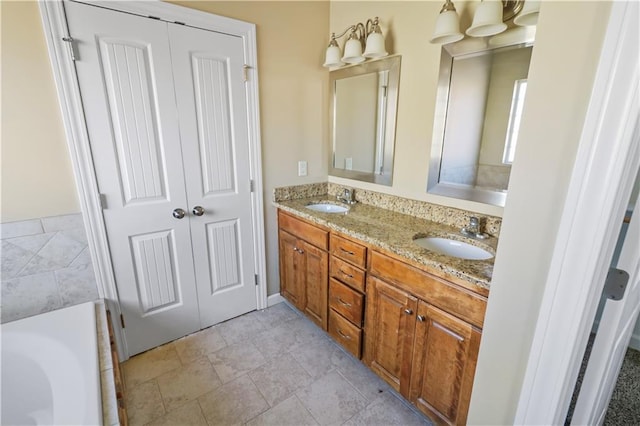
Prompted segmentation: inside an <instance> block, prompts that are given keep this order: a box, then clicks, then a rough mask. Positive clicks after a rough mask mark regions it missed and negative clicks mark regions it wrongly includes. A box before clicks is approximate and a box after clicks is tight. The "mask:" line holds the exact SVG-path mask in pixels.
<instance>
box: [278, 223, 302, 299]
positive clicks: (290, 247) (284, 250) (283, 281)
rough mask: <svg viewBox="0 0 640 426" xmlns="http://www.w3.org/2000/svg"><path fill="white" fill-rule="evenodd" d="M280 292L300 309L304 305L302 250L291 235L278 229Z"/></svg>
mask: <svg viewBox="0 0 640 426" xmlns="http://www.w3.org/2000/svg"><path fill="white" fill-rule="evenodd" d="M279 237H280V238H279V240H280V293H281V294H282V296H283V297H284V298H286V299H287V300H288V301H289V302H291V303H292V304H293V306H295V307H296V308H298V309H300V310H301V311H302V310H304V305H305V291H304V281H305V280H304V276H305V262H304V251H303V250H301V249H300V248H299V247H298V245H299V242H298V239H297V238H296V237H294V236H293V235H291V234H289V233H287V232H284V231H280V233H279Z"/></svg>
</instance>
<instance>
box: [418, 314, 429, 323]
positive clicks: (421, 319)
mask: <svg viewBox="0 0 640 426" xmlns="http://www.w3.org/2000/svg"><path fill="white" fill-rule="evenodd" d="M426 319H427V318H426V317H425V316H424V315H418V321H420V322H425V321H426Z"/></svg>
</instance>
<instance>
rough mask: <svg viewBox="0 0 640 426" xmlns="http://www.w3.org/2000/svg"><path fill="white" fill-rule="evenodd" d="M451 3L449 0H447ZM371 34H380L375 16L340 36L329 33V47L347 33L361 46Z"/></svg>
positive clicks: (350, 27)
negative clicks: (358, 41)
mask: <svg viewBox="0 0 640 426" xmlns="http://www.w3.org/2000/svg"><path fill="white" fill-rule="evenodd" d="M447 1H448V2H451V0H447ZM373 32H378V33H381V32H382V31H381V30H380V24H379V21H378V17H377V16H376V17H375V18H374V19H371V18H369V19H367V22H366V23H365V24H363V23H362V22H358V23H357V24H354V25H349V26H348V27H347V28H346V29H345V30H344V31H342V32H341V33H340V34H338V35H336V33H331V40H330V42H329V46H337V45H338V42H337V39H339V38H341V37H344V35H345V34H347V33H349V38H353V39H356V40H360V43H361V44H362V45H363V47H364V44H365V41H366V40H367V36H369V34H371V33H373Z"/></svg>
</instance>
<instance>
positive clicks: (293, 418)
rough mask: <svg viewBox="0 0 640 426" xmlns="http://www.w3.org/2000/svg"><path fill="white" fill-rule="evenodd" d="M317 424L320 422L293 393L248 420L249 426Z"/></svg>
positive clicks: (303, 425) (301, 425)
mask: <svg viewBox="0 0 640 426" xmlns="http://www.w3.org/2000/svg"><path fill="white" fill-rule="evenodd" d="M317 424H318V422H316V421H315V419H314V418H313V416H312V415H311V413H309V411H308V410H307V409H306V408H304V405H302V403H301V402H300V400H299V399H298V398H297V397H296V396H295V395H292V396H290V397H289V398H287V399H285V400H284V401H282V402H281V403H280V404H278V405H276V406H275V407H273V408H270V409H269V410H267V411H265V412H264V413H262V414H260V415H259V416H258V417H256V418H254V419H253V420H251V421H250V422H248V423H247V426H263V425H264V426H288V425H290V426H306V425H317Z"/></svg>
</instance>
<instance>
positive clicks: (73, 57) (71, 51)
mask: <svg viewBox="0 0 640 426" xmlns="http://www.w3.org/2000/svg"><path fill="white" fill-rule="evenodd" d="M62 41H64V42H65V43H67V45H68V46H69V55H71V60H72V61H74V62H75V61H76V60H77V58H76V52H75V49H74V48H73V42H74V41H75V40H74V39H73V37H71V36H67V37H62Z"/></svg>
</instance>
